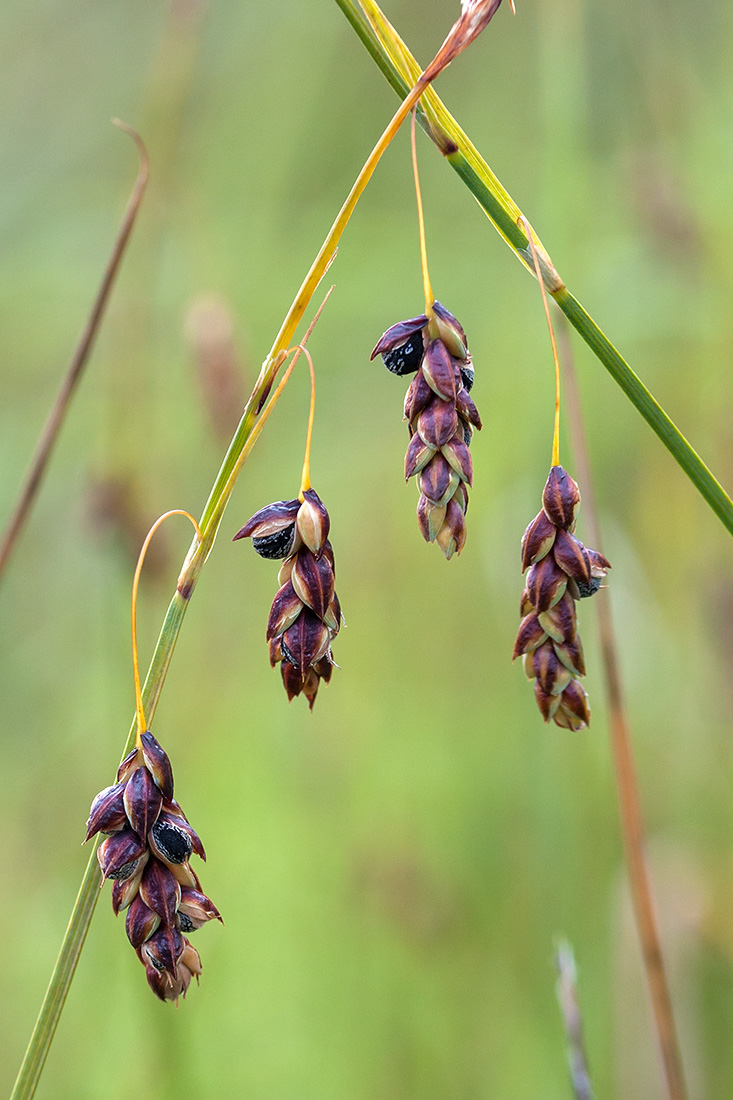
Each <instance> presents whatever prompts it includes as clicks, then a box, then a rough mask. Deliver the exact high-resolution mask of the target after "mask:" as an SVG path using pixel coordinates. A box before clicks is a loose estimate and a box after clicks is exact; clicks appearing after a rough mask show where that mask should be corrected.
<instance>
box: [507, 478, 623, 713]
mask: <svg viewBox="0 0 733 1100" xmlns="http://www.w3.org/2000/svg"><path fill="white" fill-rule="evenodd" d="M579 504H580V492H579V491H578V486H577V485H576V483H575V482H574V481H573V479H572V478H571V477H570V475H569V474H568V473H566V472H565V470H564V469H563V468H562V466H553V467H552V469H551V470H550V474H549V477H548V478H547V483H546V484H545V489H544V492H543V494H542V511H541V512H540V513H539V515H537V516H535V518H534V519H533V520H532V522H531V523H530V525H529V527H528V528H527V530H526V531H525V532H524V538H523V539H522V572H524V571H525V570H526V569H529V572H528V573H527V582H526V585H525V588H524V592H523V593H522V602H521V615H522V621H521V623H520V625H519V633H518V634H517V640H516V643H515V645H514V657H515V658H516V657H519V656H521V657H522V658H523V662H524V669H525V672H526V674H527V677H528V679H530V680H534V681H535V687H534V690H535V697H536V699H537V705H538V707H539V708H540V712H541V714H542V717H543V718H544V720H545V721H546V722H549V721H550V719H552V720H553V722H555V724H556V725H558V726H563V727H564V728H566V729H571V730H580V729H583V728H584V726H587V725H588V723H589V721H590V710H589V707H588V697H587V695H586V693H585V691H584V689H583V688H582V687H581V685H580V683H579V679H580V677H581V676H584V675H585V662H584V660H583V647H582V645H581V641H580V635H579V634H578V624H577V617H576V610H575V602H576V600H579V599H583V598H584V597H587V596H592V595H593V594H594V593H595V592H597V591H598V589H599V588H600V586H601V579H602V578H603V577H604V576H605V575H606V570H607V569H610V568H611V566H610V564H609V563H608V562H607V561H606V559H605V558H604V557H603V555H602V554H599V553H598V551H597V550H590V549H589V548H588V547H586V546H584V545H583V543H582V542H581V541H580V539H577V538H576V537H575V535H574V534H573V530H574V528H575V515H576V512H577V509H578V505H579Z"/></svg>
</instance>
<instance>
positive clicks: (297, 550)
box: [234, 489, 341, 709]
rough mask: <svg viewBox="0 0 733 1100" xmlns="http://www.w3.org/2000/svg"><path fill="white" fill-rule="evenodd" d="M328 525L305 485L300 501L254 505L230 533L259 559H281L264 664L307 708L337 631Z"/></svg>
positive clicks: (326, 674)
mask: <svg viewBox="0 0 733 1100" xmlns="http://www.w3.org/2000/svg"><path fill="white" fill-rule="evenodd" d="M330 526H331V521H330V519H329V515H328V512H327V511H326V507H325V505H324V504H323V501H322V500H321V498H320V497H319V496H318V494H317V493H316V492H315V491H314V490H313V489H306V490H305V491H304V492H303V493H302V499H301V498H296V499H294V500H278V501H275V502H274V504H267V505H266V506H265V507H264V508H260V510H259V511H258V512H255V514H254V515H253V516H252V517H251V519H249V520H248V521H247V523H245V525H244V527H243V528H242V529H241V531H238V532H237V534H236V535H235V536H234V538H235V540H236V539H242V538H251V539H252V545H253V546H254V548H255V550H256V551H257V553H258V554H260V555H261V556H262V557H263V558H271V559H276V560H279V559H283V563H282V565H281V566H280V572H279V574H278V582H279V584H280V588H279V590H278V592H277V594H276V596H275V599H274V600H273V603H272V608H271V610H270V617H269V619H268V623H267V641H268V643H269V647H270V664H271V665H272V666H273V667H274V666H275V665H276V664H279V665H280V673H281V675H282V680H283V685H284V687H285V691H286V692H287V695H288V699H293V698H295V696H296V695H300V694H301V692H302V693H303V695H305V697H306V698H307V699H308V702H309V704H310V707H311V709H312V708H313V704H314V702H315V700H316V695H317V694H318V688H319V686H320V683H321V680H324V681H325V682H326V683H328V682H329V680H330V679H331V672H332V671H333V657H332V655H331V643H332V641H333V639H334V638H335V637H336V635H337V634H338V632H339V630H340V629H341V607H340V605H339V601H338V596H337V595H336V590H335V587H334V585H335V571H334V559H333V548H332V546H331V543H330V542H329V541H328V533H329V530H330Z"/></svg>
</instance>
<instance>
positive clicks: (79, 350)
mask: <svg viewBox="0 0 733 1100" xmlns="http://www.w3.org/2000/svg"><path fill="white" fill-rule="evenodd" d="M112 121H113V122H114V124H115V126H119V128H120V129H121V130H124V132H125V133H126V134H129V135H130V137H131V138H132V140H133V141H134V142H135V144H136V146H137V151H138V156H139V158H140V167H139V169H138V173H137V178H136V180H135V184H134V186H133V188H132V192H131V194H130V198H129V200H128V203H127V207H126V209H125V213H124V216H123V218H122V224H121V225H120V229H119V232H118V234H117V239H116V240H115V243H114V245H113V247H112V252H111V254H110V257H109V260H108V261H107V266H106V268H105V270H104V275H103V276H102V281H101V283H100V284H99V289H98V291H97V296H96V298H95V299H94V304H93V305H92V309H91V312H90V314H89V318H88V320H87V323H86V325H85V327H84V331H83V332H82V334H81V337H80V339H79V343H78V344H77V346H76V349H75V350H74V354H73V356H72V358H71V363H70V364H69V368H68V370H67V372H66V375H65V377H64V380H63V382H62V383H61V388H60V389H59V392H58V394H57V396H56V400H55V401H54V403H53V406H52V408H51V411H50V413H49V414H48V419H47V420H46V423H45V424H44V426H43V431H42V432H41V435H40V438H39V440H38V443H37V444H36V450H35V454H34V455H33V458H32V459H31V464H30V467H29V469H28V473H27V474H26V478H25V481H24V482H23V486H22V488H21V491H20V494H19V496H18V500H17V502H16V505H15V508H14V509H13V513H12V515H11V517H10V519H9V521H8V524H7V527H6V529H5V532H4V534H3V536H2V539H0V580H1V579H2V576H3V574H4V572H5V569H6V566H7V564H8V561H9V560H10V556H11V554H12V552H13V549H14V548H15V545H16V543H17V541H18V539H19V537H20V533H21V531H22V530H23V527H24V526H25V523H26V521H27V519H28V516H29V515H30V512H31V509H32V507H33V504H34V502H35V499H36V497H37V496H38V491H39V489H40V487H41V483H42V481H43V477H44V474H45V473H46V468H47V466H48V463H49V460H50V458H51V452H52V451H53V448H54V446H55V444H56V440H57V439H58V437H59V434H60V432H61V428H62V427H63V423H64V420H65V419H66V414H67V412H68V410H69V405H70V404H71V399H72V397H73V396H74V391H75V390H76V387H77V385H78V384H79V380H80V379H81V376H82V374H83V372H84V368H85V366H86V365H87V362H88V361H89V356H90V355H91V353H92V348H93V347H94V341H95V338H96V335H97V333H98V332H99V327H100V325H101V323H102V318H103V317H104V311H105V308H106V306H107V303H108V301H109V298H110V294H111V293H112V287H113V286H114V281H115V277H116V275H117V272H118V270H119V267H120V264H121V262H122V257H123V255H124V252H125V248H126V246H127V242H128V241H129V239H130V234H131V233H132V230H133V226H134V225H135V219H136V218H137V214H138V211H139V209H140V204H141V203H142V201H143V196H144V194H145V188H146V187H147V183H148V176H149V171H150V163H149V160H148V153H147V149H146V148H145V144H144V143H143V140H142V138H141V137H140V135H139V134H138V133H136V132H135V130H133V129H132V127H131V126H128V125H127V123H125V122H120V120H119V119H113V120H112Z"/></svg>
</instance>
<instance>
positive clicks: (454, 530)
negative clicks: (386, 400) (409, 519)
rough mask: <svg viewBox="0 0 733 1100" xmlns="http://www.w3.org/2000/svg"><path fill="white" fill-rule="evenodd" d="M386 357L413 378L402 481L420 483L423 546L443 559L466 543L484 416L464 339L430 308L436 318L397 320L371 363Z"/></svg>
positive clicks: (441, 311) (451, 320) (447, 316)
mask: <svg viewBox="0 0 733 1100" xmlns="http://www.w3.org/2000/svg"><path fill="white" fill-rule="evenodd" d="M377 355H381V356H382V359H383V361H384V364H385V366H386V367H387V369H388V370H390V371H392V373H393V374H399V375H405V374H412V373H413V371H414V372H415V377H414V378H413V380H412V381H411V383H410V386H409V389H408V391H407V395H406V397H405V419H406V420H407V422H408V425H409V429H410V444H409V446H408V448H407V454H406V455H405V480H408V481H409V479H410V478H411V477H414V476H416V477H417V484H418V488H419V490H420V497H419V500H418V505H417V521H418V525H419V527H420V531H421V533H422V536H423V538H424V539H425V541H426V542H437V543H438V546H439V547H440V549H441V550H442V551H443V553H444V555H445V557H446V558H447V559H450V558H451V557H452V556H453V554H460V552H461V550H462V549H463V546H464V544H465V541H466V518H465V517H466V510H467V508H468V489H469V487H470V486H471V485H472V484H473V461H472V459H471V453H470V451H469V447H470V446H471V439H472V436H473V430H474V428H477V429H480V428H481V417H480V416H479V413H478V409H477V408H476V406H475V404H474V403H473V401H472V399H471V397H470V394H469V390H470V389H471V387H472V386H473V377H474V372H473V364H472V362H471V356H470V355H469V352H468V342H467V340H466V334H465V332H464V331H463V329H462V328H461V325H460V324H459V322H458V321H457V320H456V318H455V317H454V316H453V314H452V313H449V312H448V310H447V309H446V308H445V307H444V306H442V305H441V304H440V302H433V305H432V309H431V315H430V316H428V315H427V314H422V315H421V316H419V317H413V318H411V319H410V320H409V321H399V322H398V323H397V324H396V325H392V327H391V328H389V329H387V331H386V332H385V333H384V335H383V336H382V337H381V339H380V340H379V341H378V343H377V346H376V347H375V349H374V351H373V352H372V355H371V358H372V359H374V358H375V356H377Z"/></svg>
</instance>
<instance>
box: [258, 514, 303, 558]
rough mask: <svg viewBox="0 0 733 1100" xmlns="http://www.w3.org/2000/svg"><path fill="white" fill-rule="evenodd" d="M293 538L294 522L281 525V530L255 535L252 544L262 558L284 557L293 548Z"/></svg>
mask: <svg viewBox="0 0 733 1100" xmlns="http://www.w3.org/2000/svg"><path fill="white" fill-rule="evenodd" d="M294 539H295V524H294V523H291V524H290V525H289V526H288V527H283V529H282V531H275V533H274V534H272V535H255V536H253V538H252V545H253V546H254V548H255V550H256V551H257V553H258V554H259V555H260V556H261V557H263V558H270V559H274V558H286V557H287V556H288V554H289V553H290V551H291V550H292V549H293V541H294Z"/></svg>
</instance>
